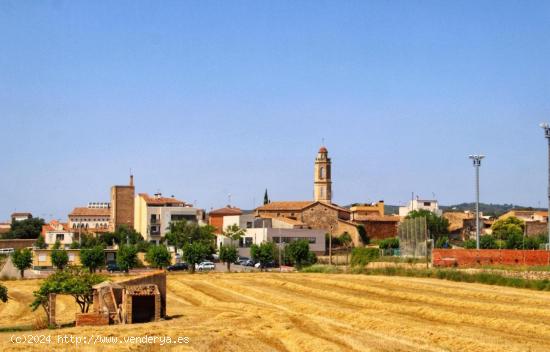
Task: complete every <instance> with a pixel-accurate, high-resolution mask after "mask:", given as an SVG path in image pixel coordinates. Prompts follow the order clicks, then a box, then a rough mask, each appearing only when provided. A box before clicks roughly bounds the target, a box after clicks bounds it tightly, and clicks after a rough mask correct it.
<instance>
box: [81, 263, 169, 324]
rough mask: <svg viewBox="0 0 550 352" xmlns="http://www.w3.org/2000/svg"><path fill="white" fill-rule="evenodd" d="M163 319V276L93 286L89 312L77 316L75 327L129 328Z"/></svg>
mask: <svg viewBox="0 0 550 352" xmlns="http://www.w3.org/2000/svg"><path fill="white" fill-rule="evenodd" d="M165 317H166V272H164V271H163V272H156V273H153V274H149V275H144V276H140V277H137V278H133V279H128V280H124V281H119V282H110V281H105V282H102V283H100V284H98V285H95V286H93V312H90V313H78V314H77V315H76V326H90V325H107V324H133V323H145V322H153V321H159V320H161V319H163V318H165Z"/></svg>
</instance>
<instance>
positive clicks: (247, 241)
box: [244, 237, 253, 248]
mask: <svg viewBox="0 0 550 352" xmlns="http://www.w3.org/2000/svg"><path fill="white" fill-rule="evenodd" d="M252 242H253V238H252V237H245V238H244V246H245V247H246V248H250V247H252Z"/></svg>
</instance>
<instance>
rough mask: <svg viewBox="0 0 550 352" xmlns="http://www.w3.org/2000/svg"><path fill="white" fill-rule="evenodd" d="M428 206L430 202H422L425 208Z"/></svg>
mask: <svg viewBox="0 0 550 352" xmlns="http://www.w3.org/2000/svg"><path fill="white" fill-rule="evenodd" d="M430 205H432V202H424V206H425V207H429V206H430Z"/></svg>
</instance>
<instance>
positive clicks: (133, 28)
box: [0, 0, 550, 220]
mask: <svg viewBox="0 0 550 352" xmlns="http://www.w3.org/2000/svg"><path fill="white" fill-rule="evenodd" d="M549 38H550V2H548V1H454V2H453V1H357V2H355V1H326V2H325V1H163V2H158V1H150V2H149V1H87V2H86V1H43V2H39V1H19V0H18V1H7V0H2V1H0V119H1V126H2V133H1V138H0V150H1V158H2V160H1V167H0V194H1V197H0V199H1V200H0V220H1V219H7V218H8V217H9V214H10V213H11V212H12V211H14V210H18V211H23V210H29V211H31V212H33V213H34V214H35V215H38V216H43V217H46V218H50V217H54V218H61V219H65V218H66V215H67V213H68V212H69V211H70V210H71V209H72V208H73V207H74V206H79V205H85V204H86V203H87V202H89V201H107V200H108V197H109V187H110V186H111V185H113V184H124V183H126V182H127V179H128V173H129V169H130V168H131V169H132V170H133V172H134V174H135V179H136V186H137V191H138V192H148V193H155V192H156V191H157V190H160V191H162V192H163V194H165V195H172V194H173V195H175V196H177V197H178V198H181V199H183V200H186V201H188V202H195V201H196V204H197V205H198V206H201V207H203V208H206V209H210V208H211V207H214V208H216V207H221V206H224V205H225V204H227V202H228V194H229V193H230V194H231V195H232V203H233V204H234V205H237V206H240V207H242V208H247V209H249V208H252V207H253V206H254V205H258V204H259V203H260V201H261V200H262V197H263V192H264V190H265V189H266V188H268V190H269V193H270V196H271V198H272V200H305V199H311V198H312V193H313V184H312V178H313V159H314V158H315V154H316V152H317V150H318V148H319V146H320V145H321V141H322V138H324V139H325V144H326V146H327V148H328V149H329V153H330V156H331V157H332V159H333V182H334V185H333V190H334V201H335V202H337V203H339V204H347V203H351V202H365V201H376V200H379V199H384V200H385V201H386V202H387V203H388V204H399V203H403V202H405V201H406V200H407V199H409V198H410V195H411V192H413V191H414V192H415V193H416V194H419V195H420V196H421V197H425V198H432V197H433V195H434V194H435V197H436V198H437V199H439V200H440V202H441V203H442V204H452V203H457V202H464V201H472V200H473V198H474V192H473V191H474V188H473V187H474V179H473V177H474V169H473V167H472V166H471V162H470V161H469V160H468V158H467V155H468V154H471V153H484V154H486V155H487V158H486V159H485V160H484V162H483V165H482V169H481V187H482V190H481V200H482V201H483V202H499V203H503V202H507V203H514V204H523V205H532V206H538V205H539V204H540V205H541V206H544V205H545V204H546V199H547V198H546V177H547V176H546V175H547V164H546V142H545V140H544V138H543V132H542V130H541V129H540V128H539V127H538V124H539V123H540V122H542V121H544V120H550V40H549Z"/></svg>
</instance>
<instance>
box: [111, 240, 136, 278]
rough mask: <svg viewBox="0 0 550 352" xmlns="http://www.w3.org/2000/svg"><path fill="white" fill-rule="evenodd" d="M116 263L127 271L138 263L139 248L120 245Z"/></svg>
mask: <svg viewBox="0 0 550 352" xmlns="http://www.w3.org/2000/svg"><path fill="white" fill-rule="evenodd" d="M116 263H117V265H118V267H119V268H120V269H121V270H124V271H125V272H126V273H128V272H129V271H130V269H132V268H135V267H136V266H137V264H138V258H137V248H136V247H135V246H132V245H129V246H127V245H120V247H119V248H118V251H117V254H116Z"/></svg>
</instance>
